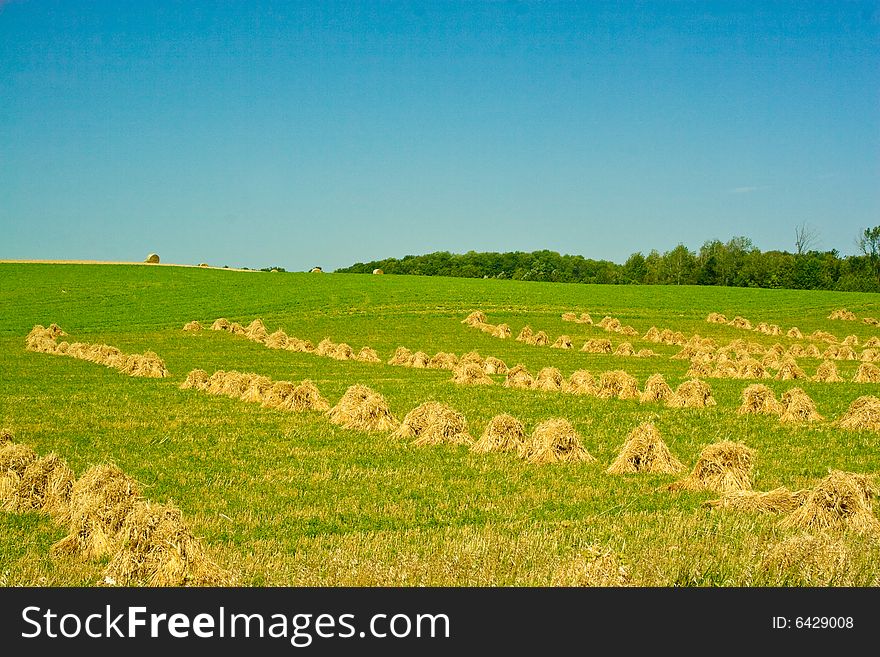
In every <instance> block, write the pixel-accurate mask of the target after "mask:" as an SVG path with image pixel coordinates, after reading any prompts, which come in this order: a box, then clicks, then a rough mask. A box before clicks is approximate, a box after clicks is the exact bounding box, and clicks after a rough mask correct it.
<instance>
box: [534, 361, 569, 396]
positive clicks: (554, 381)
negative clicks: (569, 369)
mask: <svg viewBox="0 0 880 657" xmlns="http://www.w3.org/2000/svg"><path fill="white" fill-rule="evenodd" d="M564 383H565V377H563V376H562V372H560V371H559V370H558V369H557V368H555V367H545V368H543V369H541V371H540V372H538V375H537V376H536V377H535V382H534V383H533V384H532V388H534V389H535V390H547V391H557V390H562V386H563V384H564Z"/></svg>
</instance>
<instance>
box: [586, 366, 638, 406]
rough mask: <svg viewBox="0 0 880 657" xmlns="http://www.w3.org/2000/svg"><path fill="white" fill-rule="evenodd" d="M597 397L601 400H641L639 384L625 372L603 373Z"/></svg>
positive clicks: (611, 371) (600, 377) (600, 376)
mask: <svg viewBox="0 0 880 657" xmlns="http://www.w3.org/2000/svg"><path fill="white" fill-rule="evenodd" d="M596 396H597V397H599V398H601V399H613V398H615V397H616V398H617V399H639V397H641V393H640V392H639V382H638V380H637V379H636V378H635V377H633V376H631V375H629V374H627V373H626V372H624V371H623V370H610V371H608V372H602V374H600V375H599V389H598V391H597V392H596Z"/></svg>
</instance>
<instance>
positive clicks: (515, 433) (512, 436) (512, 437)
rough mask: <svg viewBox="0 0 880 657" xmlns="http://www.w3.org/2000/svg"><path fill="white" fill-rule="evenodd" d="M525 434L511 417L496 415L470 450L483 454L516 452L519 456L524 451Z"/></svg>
mask: <svg viewBox="0 0 880 657" xmlns="http://www.w3.org/2000/svg"><path fill="white" fill-rule="evenodd" d="M525 445H526V432H525V429H524V428H523V425H522V422H520V421H519V420H517V419H516V418H515V417H513V416H512V415H508V414H507V413H502V414H501V415H496V416H495V417H493V418H492V419H491V420H489V424H487V425H486V429H485V430H484V431H483V435H482V436H480V439H479V440H478V441H477V442H476V443H474V445H473V447H472V448H471V449H472V450H473V451H474V452H478V453H481V454H485V453H488V452H516V453H518V454H521V453H523V452H524V450H525Z"/></svg>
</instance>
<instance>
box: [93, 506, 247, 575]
mask: <svg viewBox="0 0 880 657" xmlns="http://www.w3.org/2000/svg"><path fill="white" fill-rule="evenodd" d="M118 543H119V550H118V552H116V554H115V555H114V556H113V558H112V559H111V560H110V563H109V564H107V567H106V568H105V569H104V573H103V574H104V576H105V578H109V579H110V580H112V581H114V582H116V583H117V584H120V585H124V586H132V585H135V584H143V585H146V586H228V585H229V584H230V583H231V582H232V577H231V575H230V574H229V573H227V572H226V571H224V570H223V569H222V568H220V567H219V566H218V565H217V564H216V563H214V562H213V561H212V560H211V559H210V558H208V556H207V553H206V552H205V549H204V547H203V546H202V544H201V542H200V541H199V540H198V539H197V538H196V537H195V536H194V535H193V533H192V530H191V529H190V528H189V527H188V526H187V525H186V523H185V522H184V520H183V513H182V512H181V511H180V509H178V508H177V507H174V506H172V505H166V504H155V503H152V502H147V501H138V502H136V503H135V504H134V505H133V507H132V509H131V511H130V513H128V515H127V516H126V517H125V520H124V522H123V523H122V526H121V527H120V530H119V535H118Z"/></svg>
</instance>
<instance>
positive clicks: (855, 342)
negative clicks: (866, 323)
mask: <svg viewBox="0 0 880 657" xmlns="http://www.w3.org/2000/svg"><path fill="white" fill-rule="evenodd" d="M840 344H843V345H846V346H848V347H858V346H859V338H858V336H857V335H848V336H846V337H845V338H844V339H843V342H841V343H840Z"/></svg>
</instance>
